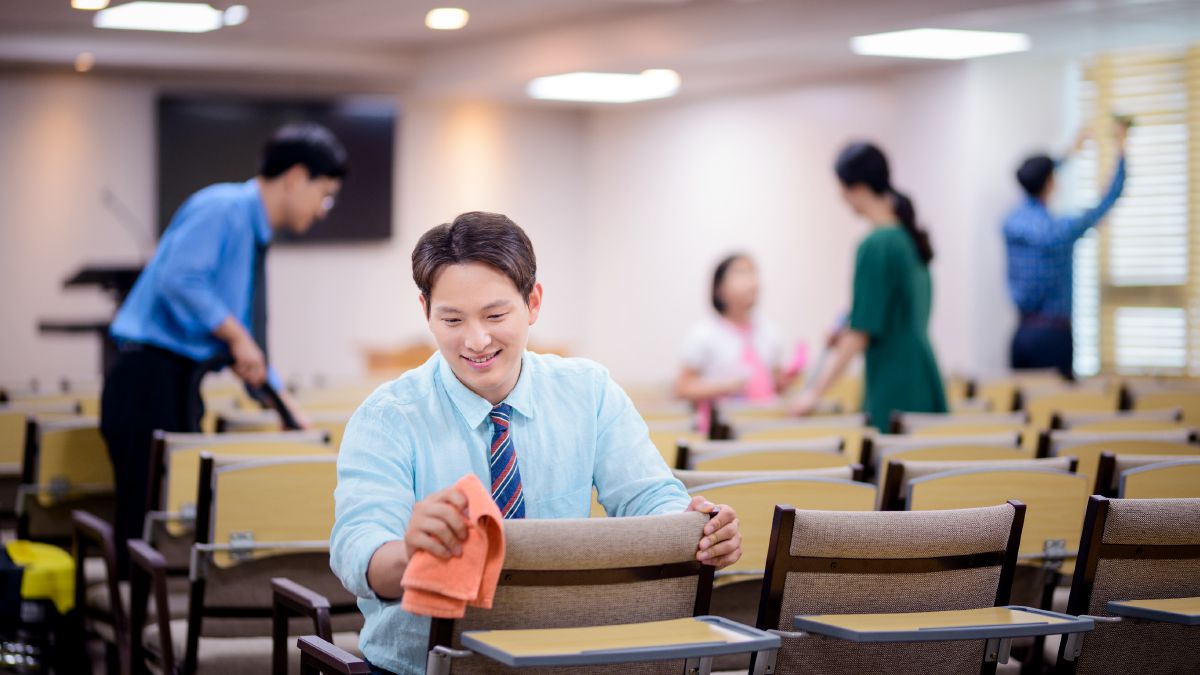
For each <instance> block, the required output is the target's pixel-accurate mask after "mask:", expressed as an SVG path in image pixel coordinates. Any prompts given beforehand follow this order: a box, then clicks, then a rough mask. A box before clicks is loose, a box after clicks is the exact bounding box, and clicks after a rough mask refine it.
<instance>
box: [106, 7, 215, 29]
mask: <svg viewBox="0 0 1200 675" xmlns="http://www.w3.org/2000/svg"><path fill="white" fill-rule="evenodd" d="M224 23H225V21H224V12H222V11H221V10H219V9H217V8H215V7H213V6H212V5H209V4H206V3H199V2H150V1H149V0H138V2H130V3H127V4H124V5H118V6H116V7H109V8H108V9H103V10H100V11H99V12H97V13H96V18H95V19H94V20H93V21H92V24H93V25H94V26H96V28H117V29H122V30H159V31H168V32H174V33H207V32H208V31H212V30H217V29H218V28H220V27H221V26H222V25H224Z"/></svg>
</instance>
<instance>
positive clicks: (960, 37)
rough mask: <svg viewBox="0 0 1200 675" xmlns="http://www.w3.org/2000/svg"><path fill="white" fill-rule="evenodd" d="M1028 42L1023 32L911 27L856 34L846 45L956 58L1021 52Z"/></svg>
mask: <svg viewBox="0 0 1200 675" xmlns="http://www.w3.org/2000/svg"><path fill="white" fill-rule="evenodd" d="M1031 44H1032V43H1031V42H1030V40H1029V36H1028V35H1025V34H1024V33H995V32H992V31H980V30H948V29H942V28H915V29H913V30H901V31H895V32H892V33H876V34H874V35H860V36H858V37H856V38H853V39H851V40H850V49H852V50H854V53H855V54H864V55H869V56H896V57H900V58H906V59H949V60H956V59H973V58H976V57H979V56H994V55H996V54H1010V53H1013V52H1024V51H1028V50H1029V47H1030V45H1031Z"/></svg>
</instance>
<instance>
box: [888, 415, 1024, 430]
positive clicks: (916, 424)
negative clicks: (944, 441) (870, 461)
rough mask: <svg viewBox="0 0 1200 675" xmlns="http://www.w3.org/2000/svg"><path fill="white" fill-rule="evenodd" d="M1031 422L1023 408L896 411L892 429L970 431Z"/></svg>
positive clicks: (1014, 427)
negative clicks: (1004, 409) (1006, 409)
mask: <svg viewBox="0 0 1200 675" xmlns="http://www.w3.org/2000/svg"><path fill="white" fill-rule="evenodd" d="M1028 424H1029V417H1028V416H1027V415H1026V414H1025V413H1023V412H997V413H988V412H982V413H974V412H973V413H913V412H895V413H893V414H892V433H894V434H912V435H927V434H928V435H939V436H940V435H949V434H955V435H970V434H997V433H1013V432H1020V431H1023V430H1024V429H1025V427H1026V426H1027V425H1028Z"/></svg>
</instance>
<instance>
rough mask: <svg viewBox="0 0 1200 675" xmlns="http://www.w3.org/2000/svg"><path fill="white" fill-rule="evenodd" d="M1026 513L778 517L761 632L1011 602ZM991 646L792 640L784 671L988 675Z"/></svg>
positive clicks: (1005, 509)
mask: <svg viewBox="0 0 1200 675" xmlns="http://www.w3.org/2000/svg"><path fill="white" fill-rule="evenodd" d="M1024 511H1025V507H1024V506H1023V505H1021V504H1019V503H1009V504H1000V505H998V506H991V507H985V508H977V509H962V510H956V511H899V512H886V513H885V512H879V511H871V512H844V511H802V510H798V509H793V508H791V507H788V506H780V507H777V508H776V509H775V518H774V522H773V524H772V529H771V544H770V550H769V551H768V557H767V569H766V575H765V577H764V580H763V594H762V601H761V602H760V604H759V610H758V621H757V625H758V627H759V628H761V629H766V630H771V629H776V630H784V631H794V630H795V628H794V627H793V617H795V616H796V615H801V614H828V613H835V614H854V613H869V612H919V611H935V610H952V609H973V608H978V607H990V606H994V605H1004V604H1007V602H1008V597H1009V589H1010V587H1011V585H1012V577H1013V571H1014V568H1015V565H1016V559H1017V558H1016V556H1017V548H1018V543H1019V542H1020V539H1021V524H1022V521H1023V519H1024ZM983 653H984V646H983V644H982V641H955V642H922V643H915V644H852V643H848V642H843V641H840V640H826V639H821V638H799V639H790V638H789V639H785V640H784V641H783V647H782V648H781V649H780V651H779V658H778V662H777V666H778V668H777V670H778V672H781V673H795V672H845V673H849V672H891V671H894V670H897V669H899V670H903V671H905V672H955V673H966V672H972V671H978V670H979V669H980V667H981V665H982V657H983Z"/></svg>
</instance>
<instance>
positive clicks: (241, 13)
mask: <svg viewBox="0 0 1200 675" xmlns="http://www.w3.org/2000/svg"><path fill="white" fill-rule="evenodd" d="M249 16H250V10H249V9H247V8H246V6H245V5H230V6H229V7H227V8H226V9H225V15H224V16H223V17H222V19H223V20H224V22H225V25H226V26H240V25H242V24H244V23H246V19H247V18H248V17H249Z"/></svg>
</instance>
